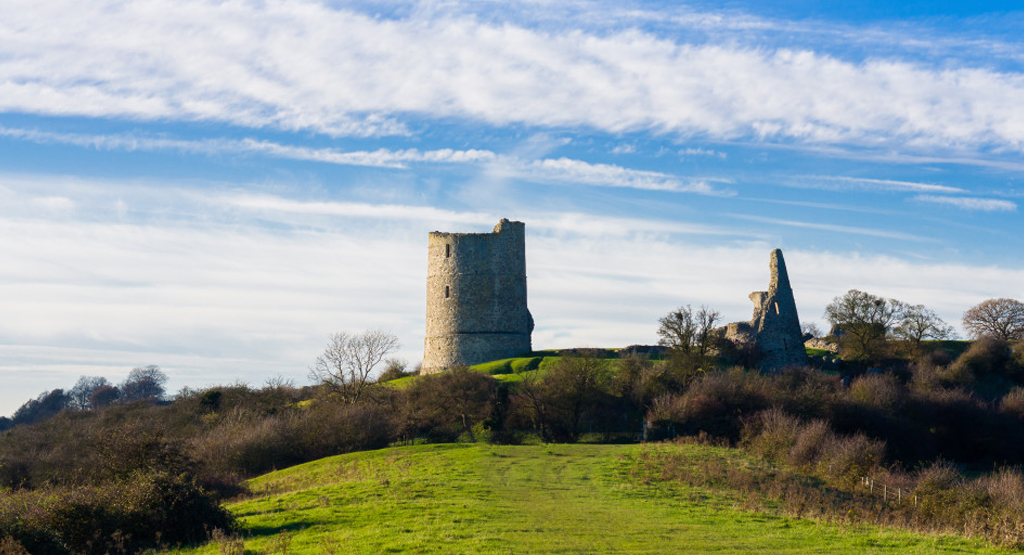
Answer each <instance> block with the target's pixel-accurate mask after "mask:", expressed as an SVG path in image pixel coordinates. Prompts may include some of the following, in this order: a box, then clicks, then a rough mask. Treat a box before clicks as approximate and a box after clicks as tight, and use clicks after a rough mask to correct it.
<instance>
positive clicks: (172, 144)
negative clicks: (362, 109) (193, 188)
mask: <svg viewBox="0 0 1024 555" xmlns="http://www.w3.org/2000/svg"><path fill="white" fill-rule="evenodd" d="M0 136H6V137H11V138H15V139H20V140H28V141H32V142H36V143H42V144H51V143H58V144H69V145H75V146H80V147H87V148H98V149H105V150H125V151H134V150H145V151H159V150H176V151H181V152H189V153H201V154H217V153H239V154H262V155H266V156H272V157H275V158H285V159H290V160H304V161H310V162H322V163H325V164H337V165H343V166H368V167H378V168H394V169H403V168H407V167H408V166H409V165H410V164H477V165H487V167H488V168H489V171H490V172H491V173H493V174H495V175H498V176H502V177H517V178H520V179H525V180H529V181H535V182H540V183H555V184H579V185H591V186H598V187H624V188H632V189H644V190H651V191H666V192H673V193H699V194H705V195H730V194H731V193H730V192H728V191H722V190H719V189H716V188H714V187H712V186H711V185H710V183H709V182H728V181H727V180H724V179H720V178H718V179H716V178H703V179H691V180H684V179H682V178H680V177H677V176H674V175H670V174H666V173H662V172H653V171H645V170H635V169H630V168H625V167H622V166H618V165H614V164H594V163H590V162H584V161H582V160H573V159H570V158H564V157H563V158H557V159H551V158H548V159H541V160H524V159H522V158H519V157H518V156H512V155H499V154H495V153H494V152H491V151H489V150H481V149H469V150H453V149H447V148H445V149H437V150H427V151H421V150H418V149H403V150H390V149H384V148H381V149H377V150H374V151H365V150H361V151H341V150H338V149H332V148H309V147H302V146H294V145H285V144H280V143H275V142H272V141H263V140H257V139H252V138H246V139H241V140H227V139H204V140H198V141H195V140H181V139H168V138H153V137H140V136H134V135H87V134H78V133H53V132H47V131H36V130H26V129H17V128H8V127H3V126H0Z"/></svg>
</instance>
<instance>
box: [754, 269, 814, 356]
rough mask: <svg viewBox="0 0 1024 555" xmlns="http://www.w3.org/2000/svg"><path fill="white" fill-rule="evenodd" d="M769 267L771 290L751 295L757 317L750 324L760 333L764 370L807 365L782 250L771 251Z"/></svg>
mask: <svg viewBox="0 0 1024 555" xmlns="http://www.w3.org/2000/svg"><path fill="white" fill-rule="evenodd" d="M769 268H770V271H771V279H770V281H769V283H768V291H763V292H762V291H759V292H755V293H751V294H750V300H752V301H753V302H754V317H753V319H752V320H751V321H750V325H751V326H752V327H753V328H754V330H755V332H756V333H757V346H758V350H759V351H760V355H761V366H762V367H764V368H782V367H784V366H790V365H803V364H807V351H806V350H804V340H803V333H802V332H801V331H800V318H799V316H797V313H796V300H795V299H794V298H793V288H792V287H790V285H789V273H788V272H787V271H786V261H785V259H783V258H782V251H781V250H779V249H775V250H773V251H772V252H771V255H770V262H769Z"/></svg>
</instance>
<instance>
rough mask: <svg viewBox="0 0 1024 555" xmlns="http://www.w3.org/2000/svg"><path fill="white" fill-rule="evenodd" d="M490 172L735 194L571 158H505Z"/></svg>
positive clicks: (702, 182)
mask: <svg viewBox="0 0 1024 555" xmlns="http://www.w3.org/2000/svg"><path fill="white" fill-rule="evenodd" d="M490 172H491V173H493V174H495V175H498V176H502V177H517V178H520V179H525V180H529V181H537V182H540V183H571V184H581V185H592V186H597V187H628V188H631V189H643V190H648V191H665V192H672V193H698V194H703V195H725V196H730V195H732V194H734V193H732V192H730V191H727V190H722V189H716V188H715V187H713V186H712V185H711V183H712V182H718V183H728V182H729V180H726V179H720V178H718V179H715V178H704V179H690V180H686V179H682V178H679V177H677V176H674V175H670V174H666V173H662V172H654V171H645V170H635V169H629V168H624V167H622V166H617V165H612V164H595V163H590V162H584V161H582V160H573V159H569V158H555V159H551V158H549V159H544V160H533V161H528V162H527V161H522V160H519V159H514V158H505V159H502V160H499V161H497V162H496V163H495V164H494V165H492V167H491V168H490Z"/></svg>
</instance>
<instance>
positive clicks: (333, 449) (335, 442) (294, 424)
mask: <svg viewBox="0 0 1024 555" xmlns="http://www.w3.org/2000/svg"><path fill="white" fill-rule="evenodd" d="M393 435H394V434H393V431H392V426H391V420H390V417H389V414H388V412H387V411H386V409H385V407H383V406H380V405H377V404H375V403H372V402H368V403H356V404H348V405H343V404H340V403H335V402H332V401H331V400H330V399H320V400H317V401H316V402H314V403H313V404H312V406H310V407H309V408H307V409H293V410H288V411H284V412H281V413H277V414H270V415H259V414H253V413H249V412H243V411H240V410H239V411H235V412H233V413H232V414H229V415H227V416H225V417H223V418H222V419H221V420H220V421H219V422H218V423H217V424H216V425H215V426H213V427H212V428H211V429H209V430H208V431H206V432H205V433H203V434H201V435H198V436H196V437H194V438H192V439H191V440H190V441H189V448H188V451H189V453H190V455H191V456H192V457H193V458H195V459H196V460H197V461H199V463H200V464H202V465H203V467H204V469H205V470H206V471H208V472H211V473H213V474H214V475H220V476H230V475H239V476H254V475H256V474H260V473H263V472H267V471H270V470H273V469H276V468H283V467H286V466H291V465H294V464H299V463H303V462H306V461H310V460H315V459H319V458H322V457H326V456H330V455H337V454H341V453H348V452H352V451H358V450H363V449H377V448H380V447H385V446H387V445H388V443H389V442H390V441H391V440H392V439H393Z"/></svg>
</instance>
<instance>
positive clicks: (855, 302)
mask: <svg viewBox="0 0 1024 555" xmlns="http://www.w3.org/2000/svg"><path fill="white" fill-rule="evenodd" d="M905 310H906V304H905V303H903V302H901V301H898V300H896V299H885V298H883V297H877V296H875V295H872V294H870V293H865V292H864V291H860V290H857V289H851V290H849V291H847V292H846V293H845V294H844V295H841V296H838V297H836V298H834V299H832V302H831V303H830V304H829V305H828V306H827V307H825V318H826V319H827V320H828V322H829V323H830V324H832V330H833V333H835V334H836V335H837V336H838V337H839V345H840V347H841V348H842V352H843V356H844V358H848V359H851V360H857V361H861V362H878V361H880V360H882V359H884V358H885V357H886V356H888V354H889V349H888V347H889V346H888V343H887V339H888V336H889V334H890V332H891V331H892V329H893V327H894V326H895V325H897V324H898V323H899V322H901V321H902V318H903V314H904V312H905Z"/></svg>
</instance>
